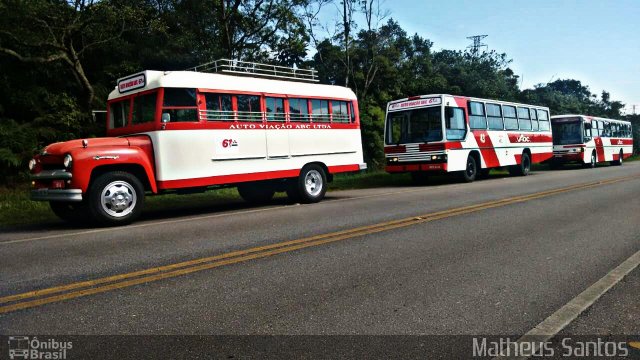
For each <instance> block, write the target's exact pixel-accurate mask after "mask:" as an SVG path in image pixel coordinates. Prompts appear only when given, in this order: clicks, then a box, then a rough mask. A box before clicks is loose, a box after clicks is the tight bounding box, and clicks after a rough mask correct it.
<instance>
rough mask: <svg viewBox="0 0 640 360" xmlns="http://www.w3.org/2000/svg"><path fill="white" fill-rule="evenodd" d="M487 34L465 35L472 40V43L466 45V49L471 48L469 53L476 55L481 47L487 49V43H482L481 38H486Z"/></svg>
mask: <svg viewBox="0 0 640 360" xmlns="http://www.w3.org/2000/svg"><path fill="white" fill-rule="evenodd" d="M487 36H489V35H474V36H467V39H469V40H472V41H473V44H471V45H469V46H467V49H471V53H472V54H473V55H477V54H478V52H479V51H480V49H481V48H485V49H489V46H488V45H487V44H483V43H482V39H484V38H486V37H487Z"/></svg>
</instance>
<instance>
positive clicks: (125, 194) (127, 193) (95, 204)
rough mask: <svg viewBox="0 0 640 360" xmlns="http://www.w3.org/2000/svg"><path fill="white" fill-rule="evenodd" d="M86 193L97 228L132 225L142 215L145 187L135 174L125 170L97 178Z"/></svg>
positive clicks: (90, 212) (88, 205)
mask: <svg viewBox="0 0 640 360" xmlns="http://www.w3.org/2000/svg"><path fill="white" fill-rule="evenodd" d="M87 194H88V198H87V207H88V208H89V214H90V215H91V219H92V220H93V221H94V222H95V223H96V224H97V225H102V226H113V225H125V224H129V223H131V222H133V221H134V220H135V219H137V218H138V217H139V216H140V214H141V213H142V208H143V207H144V186H143V185H142V183H141V182H140V179H138V178H137V177H136V176H135V175H133V174H130V173H128V172H124V171H111V172H108V173H104V174H102V175H100V176H98V177H97V178H96V179H95V180H94V181H93V182H92V183H91V186H89V191H88V192H87Z"/></svg>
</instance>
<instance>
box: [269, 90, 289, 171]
mask: <svg viewBox="0 0 640 360" xmlns="http://www.w3.org/2000/svg"><path fill="white" fill-rule="evenodd" d="M265 114H266V119H267V123H266V125H265V126H266V141H267V158H268V159H274V160H275V159H287V158H289V127H288V124H286V122H285V120H286V116H285V110H284V98H281V97H271V96H267V97H265Z"/></svg>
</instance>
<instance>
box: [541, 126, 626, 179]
mask: <svg viewBox="0 0 640 360" xmlns="http://www.w3.org/2000/svg"><path fill="white" fill-rule="evenodd" d="M551 126H552V128H553V161H552V164H553V165H554V166H560V165H562V164H567V163H578V164H581V165H583V166H584V167H591V168H593V167H595V166H596V164H597V163H601V162H609V163H610V164H612V165H622V162H623V160H624V159H626V158H628V157H630V156H631V155H633V129H632V127H631V123H630V122H629V121H623V120H614V119H606V118H600V117H595V116H585V115H557V116H552V117H551Z"/></svg>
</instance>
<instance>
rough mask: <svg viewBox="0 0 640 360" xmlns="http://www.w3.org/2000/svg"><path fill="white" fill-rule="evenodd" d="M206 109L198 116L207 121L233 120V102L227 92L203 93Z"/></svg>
mask: <svg viewBox="0 0 640 360" xmlns="http://www.w3.org/2000/svg"><path fill="white" fill-rule="evenodd" d="M204 99H205V103H206V105H207V110H206V111H204V112H203V113H202V114H201V115H200V117H201V118H204V120H207V121H216V120H218V121H233V120H234V117H233V104H232V101H231V95H229V94H214V93H205V94H204Z"/></svg>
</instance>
